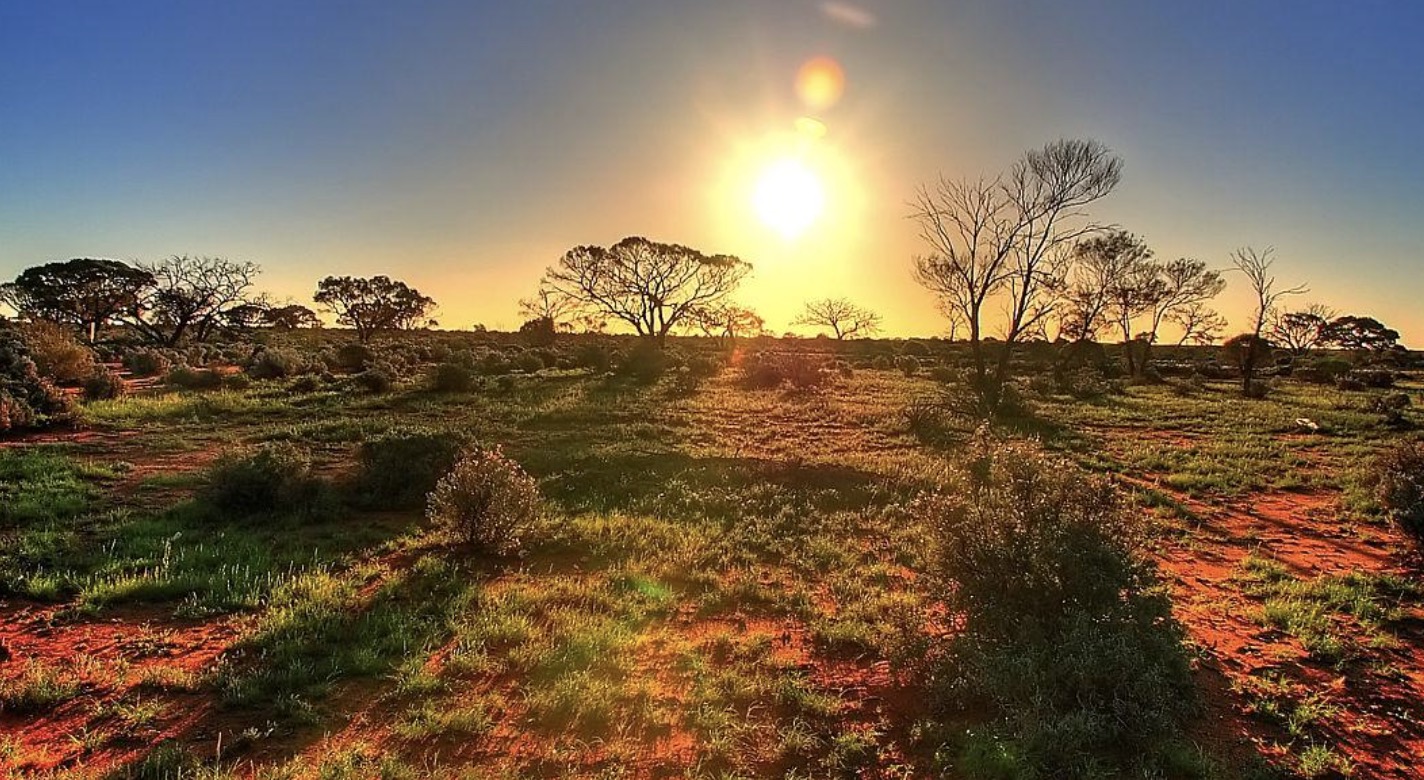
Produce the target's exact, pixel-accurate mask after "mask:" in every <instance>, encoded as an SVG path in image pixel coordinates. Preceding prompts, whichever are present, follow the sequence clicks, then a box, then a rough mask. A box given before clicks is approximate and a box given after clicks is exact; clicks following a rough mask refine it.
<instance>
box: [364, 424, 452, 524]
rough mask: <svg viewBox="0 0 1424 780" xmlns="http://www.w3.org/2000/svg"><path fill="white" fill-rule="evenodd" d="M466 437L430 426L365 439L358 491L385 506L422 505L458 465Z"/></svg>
mask: <svg viewBox="0 0 1424 780" xmlns="http://www.w3.org/2000/svg"><path fill="white" fill-rule="evenodd" d="M464 447H465V440H464V438H463V437H461V436H459V435H457V434H453V433H448V432H443V431H435V430H432V429H428V428H397V429H393V430H390V431H387V432H386V433H383V434H381V435H379V436H376V437H374V438H372V439H369V440H367V441H365V442H362V444H361V449H360V451H359V452H358V453H357V456H356V463H357V472H356V491H357V494H358V496H359V497H360V500H361V501H362V503H364V504H365V505H367V506H372V507H378V508H383V509H404V508H409V507H418V506H420V505H421V504H422V503H423V502H424V501H425V496H426V494H428V493H429V492H430V491H432V490H434V489H435V485H436V484H437V483H438V482H439V481H440V478H441V477H443V476H445V475H446V474H448V473H449V472H450V469H452V468H454V466H455V462H456V461H457V460H459V458H460V452H461V450H463V449H464Z"/></svg>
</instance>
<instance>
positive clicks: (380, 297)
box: [312, 276, 435, 344]
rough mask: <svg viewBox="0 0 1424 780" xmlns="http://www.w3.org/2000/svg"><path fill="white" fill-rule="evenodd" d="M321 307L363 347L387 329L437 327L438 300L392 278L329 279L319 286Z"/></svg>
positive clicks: (316, 298) (317, 300)
mask: <svg viewBox="0 0 1424 780" xmlns="http://www.w3.org/2000/svg"><path fill="white" fill-rule="evenodd" d="M312 300H315V301H316V302H317V303H318V304H320V305H321V306H323V307H325V308H326V309H327V310H328V311H330V312H331V313H333V314H335V315H336V321H337V323H338V324H341V325H345V326H347V327H350V328H353V329H355V331H356V338H357V339H359V340H360V341H361V343H362V344H365V343H367V342H369V341H370V340H371V339H372V337H374V336H375V335H376V334H377V333H380V332H381V331H386V330H413V329H415V328H421V327H430V326H432V325H434V324H435V322H434V320H431V319H430V313H431V311H432V310H434V308H435V299H434V298H430V297H428V296H425V295H422V294H421V292H420V291H419V290H417V289H415V288H413V287H411V286H409V285H407V284H406V283H405V282H401V281H397V280H395V279H392V278H390V277H389V276H372V277H370V278H361V277H355V276H328V277H326V278H325V279H322V280H321V281H320V282H318V283H317V286H316V295H314V296H313V297H312Z"/></svg>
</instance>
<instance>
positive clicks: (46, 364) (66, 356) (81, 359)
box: [19, 320, 99, 385]
mask: <svg viewBox="0 0 1424 780" xmlns="http://www.w3.org/2000/svg"><path fill="white" fill-rule="evenodd" d="M19 327H20V335H21V336H22V337H23V338H24V340H25V346H26V347H27V348H28V349H29V353H30V359H31V360H33V361H35V370H37V371H39V374H40V376H42V377H45V378H46V379H49V380H51V381H53V382H58V383H60V384H65V385H74V384H78V383H80V382H82V381H84V380H85V379H87V378H88V377H89V376H91V375H92V374H93V373H94V372H95V371H96V370H98V368H99V365H98V362H97V361H96V360H95V359H94V353H93V351H92V350H90V349H89V348H88V347H86V346H84V345H83V344H81V343H79V339H77V338H75V336H74V331H73V330H71V329H70V328H68V327H65V326H63V325H59V324H57V323H53V322H48V321H46V320H36V321H34V322H27V323H24V324H23V325H20V326H19Z"/></svg>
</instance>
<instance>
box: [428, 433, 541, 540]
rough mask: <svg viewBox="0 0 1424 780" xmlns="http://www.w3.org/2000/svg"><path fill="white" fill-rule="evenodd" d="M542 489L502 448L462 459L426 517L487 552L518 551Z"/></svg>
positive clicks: (435, 493)
mask: <svg viewBox="0 0 1424 780" xmlns="http://www.w3.org/2000/svg"><path fill="white" fill-rule="evenodd" d="M539 506H540V499H539V487H538V484H537V483H536V482H535V481H534V479H533V478H532V477H530V476H529V475H528V474H526V473H525V472H524V469H522V468H520V467H519V464H517V463H515V462H514V461H512V460H510V459H509V458H506V457H505V456H504V453H502V452H501V451H500V450H499V449H498V448H496V449H491V450H484V451H481V452H477V453H475V454H472V455H469V456H466V457H464V458H462V459H461V460H460V461H459V462H458V463H456V464H455V467H454V469H452V470H451V471H450V473H449V474H446V475H445V476H444V477H443V478H442V479H441V480H440V482H439V484H437V485H436V486H435V490H433V491H432V492H431V493H430V498H429V502H428V504H427V508H426V515H427V517H429V518H430V520H431V521H433V522H434V523H435V524H436V525H438V526H440V527H442V528H444V529H446V530H448V531H449V532H450V533H452V534H453V535H454V536H455V537H456V538H457V539H459V540H460V541H462V542H466V543H469V544H472V545H475V546H476V547H478V548H480V549H481V550H485V551H488V552H493V553H499V554H509V553H514V552H518V551H519V550H520V549H521V547H522V544H523V540H524V538H525V536H526V535H527V534H528V533H529V531H530V530H531V529H532V527H533V525H534V522H535V521H536V520H537V519H538V516H539Z"/></svg>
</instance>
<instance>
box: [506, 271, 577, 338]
mask: <svg viewBox="0 0 1424 780" xmlns="http://www.w3.org/2000/svg"><path fill="white" fill-rule="evenodd" d="M578 308H579V306H578V301H576V300H574V299H573V298H570V297H569V296H567V295H565V294H563V293H562V292H560V291H558V290H557V289H555V288H553V287H551V286H550V285H549V284H547V283H546V282H540V283H539V288H538V289H537V290H535V291H534V295H533V297H530V298H521V299H520V300H519V313H520V314H521V315H523V316H524V318H525V319H526V320H527V321H531V322H532V321H534V320H548V321H549V324H550V326H551V328H552V330H553V331H554V332H560V331H568V330H572V329H573V326H574V322H573V320H574V318H576V317H577V315H578ZM525 324H528V322H526V323H525Z"/></svg>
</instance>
